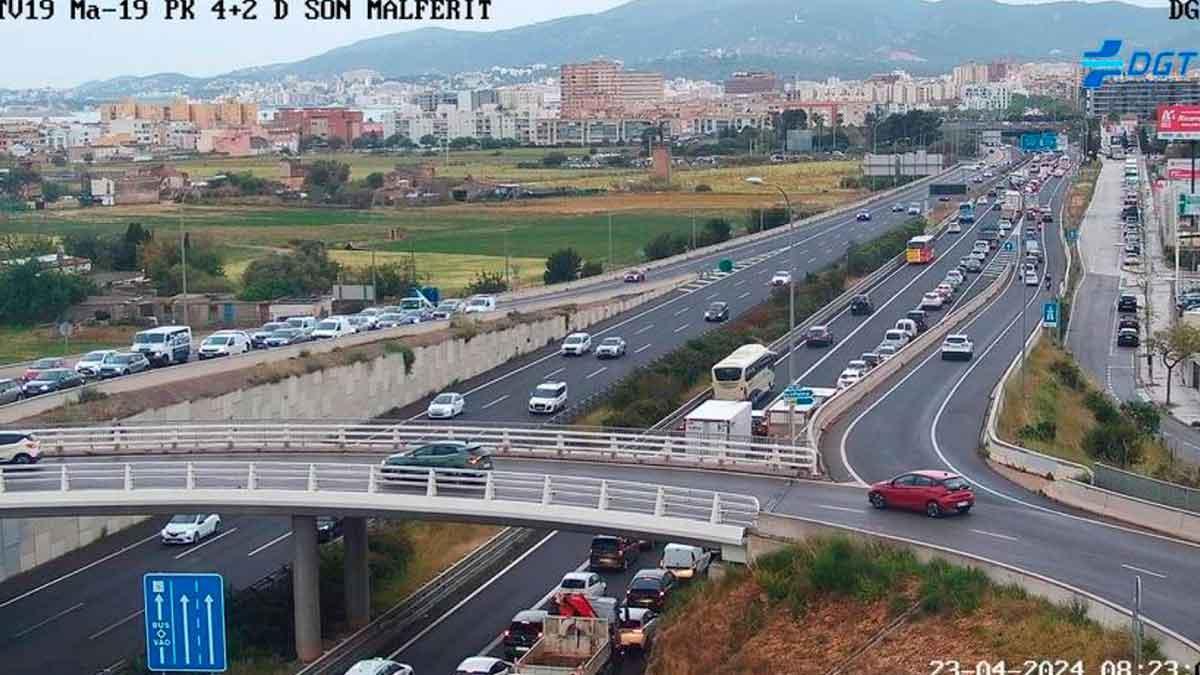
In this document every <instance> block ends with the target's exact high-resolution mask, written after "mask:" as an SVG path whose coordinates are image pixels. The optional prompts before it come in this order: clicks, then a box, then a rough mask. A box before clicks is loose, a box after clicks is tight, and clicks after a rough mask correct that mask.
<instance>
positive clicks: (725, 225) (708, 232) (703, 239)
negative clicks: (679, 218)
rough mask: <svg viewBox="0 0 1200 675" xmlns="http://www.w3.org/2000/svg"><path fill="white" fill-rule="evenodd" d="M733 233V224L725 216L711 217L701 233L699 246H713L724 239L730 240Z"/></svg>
mask: <svg viewBox="0 0 1200 675" xmlns="http://www.w3.org/2000/svg"><path fill="white" fill-rule="evenodd" d="M732 235H733V225H732V224H731V223H730V222H729V221H728V220H726V219H724V218H709V219H708V220H707V221H705V223H704V231H703V232H701V233H700V237H699V241H698V242H697V245H699V246H711V245H713V244H719V243H721V242H723V241H729V237H730V236H732Z"/></svg>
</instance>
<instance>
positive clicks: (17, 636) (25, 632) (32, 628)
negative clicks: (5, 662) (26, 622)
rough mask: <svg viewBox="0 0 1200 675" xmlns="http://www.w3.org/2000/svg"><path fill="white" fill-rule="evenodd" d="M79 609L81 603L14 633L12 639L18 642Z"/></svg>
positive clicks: (81, 605)
mask: <svg viewBox="0 0 1200 675" xmlns="http://www.w3.org/2000/svg"><path fill="white" fill-rule="evenodd" d="M80 607H83V603H82V602H81V603H79V604H77V605H75V606H73V607H68V608H66V609H64V610H63V611H61V612H59V613H58V614H55V615H54V616H52V617H50V618H49V619H46V620H45V621H42V622H41V623H35V624H34V625H32V626H30V627H29V628H26V629H25V630H23V631H21V632H20V633H14V634H13V639H14V640H19V639H20V638H23V637H25V636H26V635H29V634H30V633H32V632H33V631H35V630H37V629H39V628H41V627H42V626H45V625H46V624H48V623H50V622H51V621H54V620H56V619H61V618H62V617H64V616H66V615H68V614H70V613H71V612H74V611H75V610H77V609H79V608H80Z"/></svg>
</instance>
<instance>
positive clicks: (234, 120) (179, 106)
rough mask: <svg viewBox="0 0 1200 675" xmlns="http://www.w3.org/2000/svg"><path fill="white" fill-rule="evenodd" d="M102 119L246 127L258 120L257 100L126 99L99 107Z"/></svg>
mask: <svg viewBox="0 0 1200 675" xmlns="http://www.w3.org/2000/svg"><path fill="white" fill-rule="evenodd" d="M99 113H100V121H102V122H113V121H118V120H149V121H154V122H160V121H162V122H191V123H193V124H195V125H196V128H198V129H211V128H213V127H217V126H245V125H248V124H254V123H256V122H257V121H258V105H256V104H254V103H237V102H226V103H189V102H188V101H187V100H186V99H175V100H173V101H170V102H166V103H157V102H149V101H135V100H133V99H126V100H123V101H119V102H117V103H104V104H101V105H100V106H99Z"/></svg>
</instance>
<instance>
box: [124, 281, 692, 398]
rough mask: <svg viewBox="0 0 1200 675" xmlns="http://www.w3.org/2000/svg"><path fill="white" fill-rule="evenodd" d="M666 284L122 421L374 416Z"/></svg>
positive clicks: (556, 336)
mask: <svg viewBox="0 0 1200 675" xmlns="http://www.w3.org/2000/svg"><path fill="white" fill-rule="evenodd" d="M670 291H671V288H669V287H664V288H660V289H657V290H654V291H649V292H646V293H643V294H641V295H637V296H633V297H629V298H625V299H623V300H618V301H614V302H610V303H607V304H604V305H599V306H595V307H591V308H585V309H580V310H578V311H576V312H574V313H573V314H571V315H570V316H569V317H562V316H556V317H551V318H548V319H543V320H540V321H534V322H532V323H527V324H521V325H518V326H514V327H512V328H509V329H507V330H502V331H495V332H491V333H481V334H479V335H477V336H475V337H474V338H471V340H470V341H466V340H463V339H450V340H446V341H444V342H440V343H438V344H434V345H429V346H427V347H418V348H415V349H413V353H414V355H415V356H416V360H415V361H414V362H413V367H412V372H410V373H406V372H405V370H404V358H403V356H402V355H401V354H385V355H383V356H382V357H380V358H378V359H375V360H373V361H368V362H364V363H356V364H353V365H349V366H340V367H336V368H327V369H325V370H320V371H317V372H314V373H309V374H307V375H300V376H297V377H289V378H287V379H285V380H282V381H280V382H275V383H272V384H263V385H258V386H254V387H249V388H246V389H239V390H237V391H234V392H230V393H228V394H224V395H221V396H217V397H214V398H208V399H202V400H197V401H186V402H183V403H178V404H175V405H170V406H165V407H162V408H157V409H154V410H148V411H146V412H142V413H139V414H137V415H134V416H132V417H129V418H127V419H126V420H125V421H128V422H169V421H180V420H197V421H212V420H238V419H240V420H266V419H331V418H332V419H362V418H364V417H376V416H379V415H382V414H383V413H385V412H387V411H388V410H390V409H392V408H395V407H400V406H405V405H408V404H410V403H413V402H415V401H418V400H420V399H421V398H423V397H425V396H427V395H428V394H431V393H433V392H436V391H439V390H441V389H444V388H446V387H447V386H449V385H450V384H451V383H452V382H455V381H456V380H466V379H468V378H471V377H475V376H476V375H480V374H481V373H484V372H487V371H488V370H491V369H492V368H496V367H499V366H501V365H503V364H504V363H506V362H508V361H509V360H511V359H513V358H516V357H518V356H522V355H524V354H528V353H529V352H532V351H535V350H537V349H540V348H542V347H544V346H546V345H547V344H548V343H550V342H553V341H555V340H559V339H562V338H563V337H565V336H566V335H567V334H568V333H571V332H572V331H576V330H581V329H583V328H586V327H588V326H591V325H593V324H596V323H599V322H600V321H604V320H605V319H608V318H611V317H613V316H615V315H617V314H620V313H622V312H625V311H628V310H630V309H633V308H635V307H637V306H638V305H641V304H643V303H645V302H647V301H649V300H651V299H653V298H656V297H659V296H661V295H663V294H665V293H668V292H670Z"/></svg>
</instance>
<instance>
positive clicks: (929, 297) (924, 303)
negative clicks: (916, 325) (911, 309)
mask: <svg viewBox="0 0 1200 675" xmlns="http://www.w3.org/2000/svg"><path fill="white" fill-rule="evenodd" d="M945 303H946V299H945V298H943V297H942V294H941V293H938V292H936V291H930V292H928V293H926V294H925V295H922V296H921V305H920V307H921V309H941V308H942V305H943V304H945Z"/></svg>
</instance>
